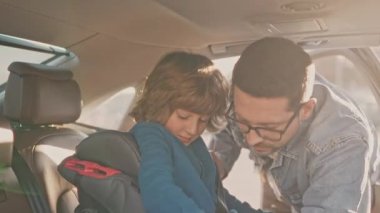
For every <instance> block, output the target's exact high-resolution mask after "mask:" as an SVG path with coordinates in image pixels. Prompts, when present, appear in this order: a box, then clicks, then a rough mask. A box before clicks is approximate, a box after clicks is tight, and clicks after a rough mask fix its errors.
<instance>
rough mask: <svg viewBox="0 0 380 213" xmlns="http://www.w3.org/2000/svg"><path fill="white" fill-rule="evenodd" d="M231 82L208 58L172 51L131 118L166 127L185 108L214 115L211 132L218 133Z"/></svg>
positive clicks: (147, 84) (158, 67)
mask: <svg viewBox="0 0 380 213" xmlns="http://www.w3.org/2000/svg"><path fill="white" fill-rule="evenodd" d="M227 95H228V83H227V81H226V80H225V78H224V77H223V76H222V74H221V73H220V72H219V70H217V69H215V68H214V67H213V63H212V61H210V59H208V58H207V57H205V56H202V55H198V54H192V53H186V52H172V53H169V54H167V55H165V56H164V57H163V58H162V59H161V60H160V61H159V62H158V64H157V65H156V66H155V68H154V69H153V71H152V72H151V73H150V75H149V76H148V78H147V79H146V82H145V86H144V89H143V91H142V94H141V99H140V100H139V101H138V102H137V104H136V105H135V107H134V108H133V110H132V112H131V113H130V115H131V116H132V117H134V119H135V120H136V121H153V122H158V123H161V124H165V123H166V121H167V120H168V118H169V116H170V115H171V114H172V113H173V112H174V110H176V109H178V108H181V109H185V110H188V111H191V112H194V113H198V114H201V115H210V116H211V117H210V122H209V123H208V125H207V129H208V130H210V131H213V130H216V129H217V128H218V127H219V126H220V125H221V124H222V119H223V117H224V113H225V111H226V107H227Z"/></svg>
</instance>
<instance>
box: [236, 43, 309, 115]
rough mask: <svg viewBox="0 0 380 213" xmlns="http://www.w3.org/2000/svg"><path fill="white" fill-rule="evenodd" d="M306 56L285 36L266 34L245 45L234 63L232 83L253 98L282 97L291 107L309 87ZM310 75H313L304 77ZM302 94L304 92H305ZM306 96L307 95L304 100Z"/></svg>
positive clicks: (295, 105) (307, 58) (307, 56)
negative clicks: (269, 35) (264, 36)
mask: <svg viewBox="0 0 380 213" xmlns="http://www.w3.org/2000/svg"><path fill="white" fill-rule="evenodd" d="M311 63H312V61H311V58H310V56H309V55H308V54H307V53H306V52H305V51H304V50H303V49H302V48H301V47H300V46H298V45H297V44H295V43H293V42H292V41H290V40H288V39H285V38H278V37H266V38H263V39H260V40H258V41H256V42H254V43H252V44H251V45H250V46H248V47H247V48H246V49H245V50H244V51H243V53H242V54H241V57H240V59H239V60H238V62H237V63H236V64H235V67H234V70H233V74H232V85H233V86H237V87H238V88H239V89H240V90H242V91H244V92H246V93H248V94H250V95H252V96H254V97H265V98H275V97H286V98H288V100H289V107H290V109H293V110H294V109H295V108H296V107H297V106H298V105H299V103H300V102H302V101H304V100H305V97H303V96H304V95H305V94H306V93H307V94H310V92H308V91H307V90H310V87H311V88H312V85H307V84H313V81H310V79H314V72H312V73H308V72H307V67H308V66H309V65H310V64H311ZM308 75H313V76H308ZM307 94H306V95H307ZM308 98H310V97H307V99H308Z"/></svg>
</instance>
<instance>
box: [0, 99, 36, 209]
mask: <svg viewBox="0 0 380 213" xmlns="http://www.w3.org/2000/svg"><path fill="white" fill-rule="evenodd" d="M2 102H3V95H2V93H0V185H1V188H0V209H1V210H2V211H4V212H25V213H27V212H32V210H31V208H30V206H29V204H28V200H27V198H26V196H24V194H23V193H22V190H21V188H20V185H19V183H18V180H17V177H16V175H15V173H14V171H13V168H12V156H13V155H12V153H13V132H12V129H11V125H10V122H9V121H8V120H7V119H5V118H4V116H3V115H2V112H3V110H2V108H3V107H2V106H3V105H2Z"/></svg>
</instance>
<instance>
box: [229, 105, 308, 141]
mask: <svg viewBox="0 0 380 213" xmlns="http://www.w3.org/2000/svg"><path fill="white" fill-rule="evenodd" d="M232 106H233V103H231V105H230V107H229V108H228V110H227V112H226V119H228V120H230V121H232V122H234V123H236V124H237V125H238V126H239V129H240V132H241V133H243V134H245V135H246V134H248V133H249V132H251V131H252V130H253V131H255V132H256V134H257V135H258V136H259V137H261V138H263V139H265V140H270V141H280V140H281V139H282V136H283V135H284V133H285V132H286V130H288V128H289V126H290V124H291V123H292V122H293V120H294V119H295V118H296V117H297V115H298V113H299V111H300V109H301V107H302V104H301V105H300V106H299V107H298V108H297V109H296V110H295V111H294V114H293V115H292V117H291V118H290V119H289V121H288V123H287V124H286V125H285V127H284V129H283V130H278V129H272V128H265V127H253V126H251V125H249V124H246V123H244V122H242V121H239V120H237V119H236V118H235V117H234V114H233V113H232V112H231V111H232Z"/></svg>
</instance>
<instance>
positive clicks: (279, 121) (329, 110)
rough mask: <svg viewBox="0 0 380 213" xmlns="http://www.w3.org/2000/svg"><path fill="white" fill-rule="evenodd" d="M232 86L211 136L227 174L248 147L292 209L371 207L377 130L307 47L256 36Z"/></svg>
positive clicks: (215, 153)
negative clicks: (222, 120) (221, 126)
mask: <svg viewBox="0 0 380 213" xmlns="http://www.w3.org/2000/svg"><path fill="white" fill-rule="evenodd" d="M231 90H232V92H231V106H230V109H229V110H228V112H227V114H226V117H227V120H228V126H227V128H226V129H225V130H223V131H222V132H220V133H218V134H217V135H215V136H214V137H213V139H212V141H211V144H210V149H211V152H212V154H213V156H214V159H215V161H216V163H217V165H218V168H219V172H220V174H221V176H222V177H225V176H226V175H227V174H228V172H229V171H230V170H231V168H232V166H233V164H234V162H235V161H236V159H237V158H238V156H239V154H240V150H241V148H247V149H249V150H250V152H251V153H250V157H251V159H253V160H254V162H255V165H256V166H258V167H259V169H261V172H262V174H263V177H264V179H263V180H264V182H265V183H268V185H269V186H270V188H271V191H272V192H273V194H274V195H275V196H276V198H277V200H279V201H281V202H283V203H286V204H287V205H289V206H290V207H291V209H292V212H334V213H336V212H369V211H370V207H371V181H370V179H371V177H370V176H371V175H372V174H373V173H374V168H375V163H374V160H375V154H376V153H377V151H374V150H375V147H377V142H376V134H375V132H374V130H373V128H372V126H371V125H370V123H369V122H368V120H367V118H366V116H365V115H364V114H363V113H362V112H361V111H360V109H359V108H358V107H357V106H356V105H355V104H354V103H353V102H352V100H351V99H350V98H349V97H347V96H346V95H345V94H343V92H342V91H341V90H339V89H338V88H336V87H335V86H333V85H332V84H330V83H329V82H327V81H326V80H325V79H323V78H322V77H321V76H319V75H315V70H314V66H313V64H312V61H311V58H310V56H309V55H308V54H307V53H306V52H305V51H304V50H303V49H302V48H301V47H299V46H297V45H296V44H295V43H293V42H292V41H290V40H287V39H284V38H273V37H271V38H263V39H261V40H258V41H256V42H254V43H253V44H251V45H250V46H249V47H248V48H247V49H246V50H244V52H243V53H242V55H241V57H240V59H239V60H238V62H237V63H236V65H235V67H234V70H233V75H232V87H231ZM374 179H375V178H374ZM264 199H265V198H264Z"/></svg>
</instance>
